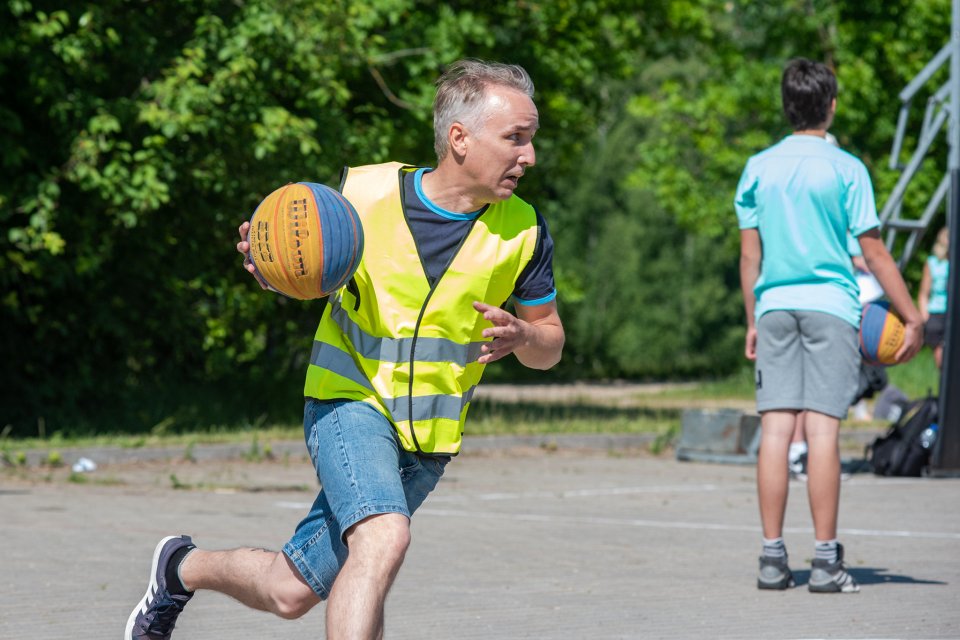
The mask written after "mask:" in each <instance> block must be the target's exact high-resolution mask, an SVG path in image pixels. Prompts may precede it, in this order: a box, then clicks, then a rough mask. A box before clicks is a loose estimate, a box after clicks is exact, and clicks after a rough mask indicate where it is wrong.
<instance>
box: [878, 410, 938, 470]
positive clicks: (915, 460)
mask: <svg viewBox="0 0 960 640" xmlns="http://www.w3.org/2000/svg"><path fill="white" fill-rule="evenodd" d="M938 411H939V403H938V401H937V398H936V396H927V397H926V398H921V399H920V400H915V401H913V402H911V403H910V404H909V405H907V407H906V408H905V409H904V410H903V414H902V415H901V416H900V419H899V420H897V422H896V423H895V424H893V425H891V426H890V430H889V431H887V433H886V435H883V436H880V437H879V438H877V439H876V440H874V441H873V443H871V444H869V445H867V450H866V454H867V455H866V457H867V459H868V460H869V461H870V465H871V466H872V467H873V472H874V473H875V474H877V475H878V476H914V477H917V476H920V475H922V473H923V469H924V467H926V466H927V465H928V464H929V463H930V448H928V447H924V446H923V444H922V443H921V434H922V433H923V432H924V430H926V428H927V427H929V426H931V425H933V424H935V423H936V422H937V413H938Z"/></svg>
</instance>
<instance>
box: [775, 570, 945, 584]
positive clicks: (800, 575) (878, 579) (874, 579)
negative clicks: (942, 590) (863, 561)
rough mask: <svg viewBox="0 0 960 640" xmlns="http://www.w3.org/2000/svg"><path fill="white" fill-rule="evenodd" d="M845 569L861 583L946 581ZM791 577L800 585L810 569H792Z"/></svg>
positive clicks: (934, 582) (806, 581)
mask: <svg viewBox="0 0 960 640" xmlns="http://www.w3.org/2000/svg"><path fill="white" fill-rule="evenodd" d="M847 571H848V572H849V573H850V575H851V576H853V579H854V580H856V581H857V582H859V583H860V584H861V585H868V584H887V583H895V584H942V585H947V584H949V583H948V582H943V581H941V580H922V579H919V578H913V577H911V576H902V575H897V574H889V573H885V572H886V571H887V570H886V569H874V568H872V567H857V568H856V569H852V568H850V567H847ZM793 579H794V580H796V581H797V586H802V585H805V584H807V583H808V582H809V581H810V570H809V569H806V570H804V569H801V570H799V571H793Z"/></svg>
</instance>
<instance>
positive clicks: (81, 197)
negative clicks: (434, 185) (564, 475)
mask: <svg viewBox="0 0 960 640" xmlns="http://www.w3.org/2000/svg"><path fill="white" fill-rule="evenodd" d="M948 17H949V2H948V0H914V1H910V2H908V1H907V0H891V1H884V2H879V1H870V2H863V1H858V2H853V1H834V2H827V1H825V0H822V1H821V0H780V1H779V2H774V3H753V2H745V1H744V2H739V1H737V2H733V1H731V2H726V3H720V2H714V1H712V0H647V1H645V2H635V1H629V2H628V1H626V0H583V1H572V0H549V1H524V2H510V3H479V2H440V1H437V0H429V1H427V0H421V1H415V0H366V1H360V0H326V1H324V2H319V1H318V0H282V1H281V0H244V1H243V2H231V3H224V2H214V1H212V0H170V1H169V2H143V3H130V2H127V1H124V0H104V1H101V2H83V1H78V2H71V3H58V2H55V1H52V0H48V1H43V0H37V1H30V0H8V1H6V2H5V3H4V4H3V5H2V6H0V168H2V170H3V175H4V178H3V179H2V180H0V283H2V286H0V346H2V355H3V359H2V364H0V383H2V384H0V408H2V411H0V427H2V426H3V425H5V424H7V423H9V424H12V425H13V426H14V429H15V433H20V434H28V433H36V429H37V427H36V425H37V421H38V420H40V419H42V420H44V421H45V424H46V425H47V426H46V429H47V431H48V432H52V431H54V430H61V431H90V430H100V431H116V430H145V429H150V428H152V427H155V426H157V425H161V426H164V425H171V424H172V425H174V428H176V426H177V425H181V426H196V425H198V424H199V425H203V424H212V423H216V422H224V423H237V422H241V421H244V420H250V421H253V420H255V419H257V418H258V417H259V418H260V419H262V418H263V416H267V417H268V418H270V419H278V418H282V419H290V420H296V419H297V416H296V413H297V404H298V402H297V398H298V397H299V395H300V387H301V384H302V375H303V369H304V366H305V360H306V357H307V355H308V354H309V348H310V340H311V337H312V334H313V330H314V328H315V323H316V321H317V319H318V317H319V313H320V310H321V308H322V303H293V302H292V301H289V300H285V299H283V298H281V297H279V296H275V295H272V294H268V293H265V292H262V291H260V290H259V288H258V287H256V285H255V283H254V282H253V281H252V280H251V279H250V278H249V276H248V275H247V274H246V273H245V272H243V271H242V269H241V268H240V261H241V259H240V256H239V255H238V254H237V253H236V252H235V251H234V248H233V247H234V244H235V243H236V240H237V238H236V227H237V225H238V224H239V223H240V222H241V221H243V220H244V219H246V218H248V217H249V215H250V214H251V213H252V211H253V210H254V208H255V207H256V205H257V203H258V202H259V200H260V199H261V198H263V197H264V196H265V195H266V194H267V193H269V192H270V191H272V190H273V189H275V188H277V187H278V186H280V185H282V184H284V183H287V182H292V181H301V180H309V181H316V182H323V183H326V184H336V182H337V177H338V174H339V170H340V167H342V166H343V165H345V164H364V163H370V162H378V161H384V160H389V159H396V160H403V161H407V162H413V163H422V164H430V163H431V162H432V161H433V152H432V133H431V127H430V105H431V100H432V95H433V82H434V80H435V78H436V76H437V75H438V73H439V72H440V71H441V70H442V68H443V66H444V65H445V64H447V63H449V62H451V61H453V60H455V59H457V58H460V57H464V56H472V57H480V58H488V59H496V60H503V61H508V62H516V63H519V64H522V65H524V66H525V67H526V68H527V69H528V70H529V71H530V73H531V75H532V76H533V78H534V79H535V81H536V84H537V89H538V91H537V103H538V106H539V108H540V112H541V123H542V132H541V134H540V135H539V136H538V138H537V145H538V146H537V151H538V166H537V168H536V169H534V170H532V171H531V172H530V173H529V174H528V176H527V177H525V178H524V184H523V187H522V192H521V195H523V196H524V197H525V198H526V199H528V200H530V201H531V202H533V203H535V204H536V205H537V206H538V208H539V209H540V210H541V211H543V212H544V214H545V215H546V217H547V219H548V220H549V222H550V225H551V231H552V232H553V234H554V236H555V238H556V242H557V254H556V260H555V263H556V269H557V276H558V285H559V289H560V304H561V312H562V315H563V317H564V320H565V323H566V324H567V328H568V331H569V334H570V337H569V339H568V347H567V353H566V358H565V362H564V363H563V364H562V365H561V368H560V370H559V373H560V375H585V374H588V375H592V376H636V377H650V376H678V375H714V374H719V373H723V372H725V371H730V370H732V369H733V368H736V367H737V366H739V363H740V358H739V351H740V345H739V340H740V339H741V336H742V326H741V325H742V311H741V309H740V298H739V292H738V289H737V276H736V229H735V225H734V222H733V214H732V211H731V198H732V193H733V188H734V186H735V184H736V180H737V177H738V175H739V171H740V169H741V167H742V165H743V162H744V161H745V160H746V158H747V156H749V155H750V154H751V153H753V152H756V151H757V150H759V149H760V148H762V147H763V146H765V145H767V144H769V143H770V142H771V141H773V140H775V139H776V138H778V137H779V136H781V135H783V134H784V133H785V132H786V129H785V126H784V124H783V122H782V120H781V118H780V116H779V113H778V89H777V83H778V78H779V70H780V68H781V66H782V64H783V62H784V61H785V60H786V59H787V58H789V57H791V56H794V55H806V56H809V57H815V58H821V59H826V60H830V61H832V62H833V63H834V64H835V65H836V66H837V70H838V74H839V77H840V81H841V85H842V88H841V92H842V98H841V111H840V116H839V117H838V120H837V125H836V129H837V131H838V132H839V137H840V139H841V142H842V143H843V144H844V146H845V147H847V148H849V149H850V150H851V151H853V152H854V153H857V154H858V155H861V156H862V157H864V158H865V160H866V161H867V162H868V163H870V166H871V169H873V170H874V175H875V177H876V178H877V184H878V192H880V193H883V192H884V189H889V187H890V186H892V180H893V179H895V174H894V173H893V172H889V171H887V172H884V170H883V169H882V165H881V163H882V162H883V161H884V160H885V159H886V155H885V154H886V153H887V150H888V148H889V144H890V138H891V136H892V127H893V122H894V115H895V114H894V113H893V112H892V111H891V109H892V108H893V106H894V105H893V98H894V96H895V95H896V93H897V92H898V91H899V90H900V88H902V86H903V85H904V84H905V83H906V82H907V81H908V80H909V78H910V77H912V75H913V74H914V73H916V71H917V70H919V69H920V68H921V67H922V66H923V64H925V62H926V60H928V59H929V58H930V56H932V55H933V53H935V52H936V50H937V49H939V47H940V46H941V45H942V43H943V42H944V41H945V38H946V37H947V30H948ZM933 164H934V165H935V164H936V163H935V162H933ZM938 170H939V169H938V167H936V166H933V167H932V168H931V171H932V173H931V175H932V176H933V177H931V178H928V179H927V180H928V181H929V182H932V183H935V182H936V180H937V179H938V176H937V175H934V174H936V173H937V171H938ZM917 198H918V199H919V196H917ZM491 374H493V375H494V376H496V375H500V376H501V377H512V376H515V375H518V374H520V368H519V367H512V366H510V365H502V366H497V367H491ZM157 428H160V427H157Z"/></svg>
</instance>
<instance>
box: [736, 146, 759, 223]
mask: <svg viewBox="0 0 960 640" xmlns="http://www.w3.org/2000/svg"><path fill="white" fill-rule="evenodd" d="M759 186H760V182H759V180H758V179H757V176H756V175H754V173H753V171H752V169H751V166H750V162H747V166H746V167H744V169H743V174H742V175H741V176H740V183H739V184H738V185H737V195H736V197H735V198H734V200H733V206H734V208H735V209H736V210H737V222H738V224H739V226H740V228H741V229H756V228H757V227H758V226H760V222H759V220H758V219H757V187H759Z"/></svg>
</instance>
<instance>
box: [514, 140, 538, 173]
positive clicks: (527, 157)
mask: <svg viewBox="0 0 960 640" xmlns="http://www.w3.org/2000/svg"><path fill="white" fill-rule="evenodd" d="M517 163H518V164H522V165H523V166H525V167H532V166H533V165H535V164H537V152H536V151H535V150H534V148H533V143H532V142H530V143H528V144H527V145H526V146H525V147H524V148H523V152H522V153H521V154H520V158H519V159H518V160H517Z"/></svg>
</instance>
